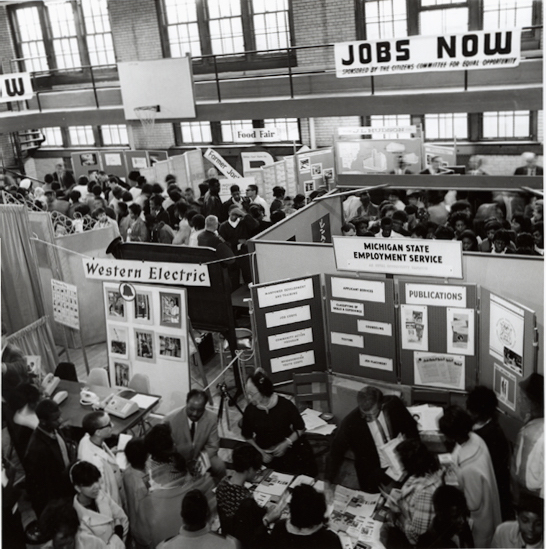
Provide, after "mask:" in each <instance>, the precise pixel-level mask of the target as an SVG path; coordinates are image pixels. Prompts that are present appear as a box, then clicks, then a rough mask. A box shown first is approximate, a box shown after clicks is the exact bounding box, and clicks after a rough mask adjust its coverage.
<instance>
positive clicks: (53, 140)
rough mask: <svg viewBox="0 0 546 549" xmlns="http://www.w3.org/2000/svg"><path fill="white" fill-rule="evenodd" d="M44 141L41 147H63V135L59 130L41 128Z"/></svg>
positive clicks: (55, 128)
mask: <svg viewBox="0 0 546 549" xmlns="http://www.w3.org/2000/svg"><path fill="white" fill-rule="evenodd" d="M41 132H42V134H43V136H44V137H45V141H44V142H43V143H42V146H43V147H62V146H64V142H63V134H62V132H61V128H59V127H54V128H43V129H42V130H41Z"/></svg>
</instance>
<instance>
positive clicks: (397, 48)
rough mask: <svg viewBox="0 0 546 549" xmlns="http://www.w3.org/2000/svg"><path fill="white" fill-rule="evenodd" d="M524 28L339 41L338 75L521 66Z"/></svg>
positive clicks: (336, 52)
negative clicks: (522, 30)
mask: <svg viewBox="0 0 546 549" xmlns="http://www.w3.org/2000/svg"><path fill="white" fill-rule="evenodd" d="M520 45H521V29H510V30H498V31H469V32H466V33H464V34H448V35H441V36H408V37H406V38H400V39H394V38H393V39H390V40H367V41H358V42H343V43H340V44H335V46H334V48H335V49H334V55H335V65H336V76H337V77H338V78H350V77H354V76H368V75H372V74H378V75H381V74H408V73H419V72H430V71H434V72H436V71H452V70H461V69H462V70H481V69H496V68H499V67H517V66H518V65H519V62H520Z"/></svg>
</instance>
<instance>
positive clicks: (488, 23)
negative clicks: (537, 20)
mask: <svg viewBox="0 0 546 549" xmlns="http://www.w3.org/2000/svg"><path fill="white" fill-rule="evenodd" d="M482 1H483V28H484V29H507V28H514V27H528V26H530V25H532V24H533V0H482Z"/></svg>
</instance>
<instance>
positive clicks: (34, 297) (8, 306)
mask: <svg viewBox="0 0 546 549" xmlns="http://www.w3.org/2000/svg"><path fill="white" fill-rule="evenodd" d="M30 236H31V233H30V225H29V221H28V216H27V211H26V208H25V206H15V205H11V204H10V205H1V206H0V239H1V241H2V246H1V254H2V322H3V323H4V324H5V327H6V331H7V333H13V332H15V331H17V330H20V329H21V328H24V327H25V326H28V325H29V324H31V323H32V322H34V321H35V320H37V319H39V318H42V317H43V316H44V315H45V309H44V302H43V298H42V289H41V286H40V277H39V273H38V262H37V258H36V254H35V250H34V246H33V245H32V243H31V242H30V240H29V238H30Z"/></svg>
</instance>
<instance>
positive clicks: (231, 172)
mask: <svg viewBox="0 0 546 549" xmlns="http://www.w3.org/2000/svg"><path fill="white" fill-rule="evenodd" d="M203 158H206V159H207V160H208V161H209V162H210V163H211V164H214V166H215V167H216V168H218V170H220V172H221V173H222V174H223V175H225V176H226V177H227V178H228V179H239V178H241V177H242V175H241V174H240V173H239V172H238V171H237V170H236V169H235V168H232V167H231V165H230V163H229V162H228V161H227V160H225V159H224V157H223V156H222V155H221V154H220V153H218V152H216V151H213V150H212V149H207V150H206V151H205V154H204V155H203Z"/></svg>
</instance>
